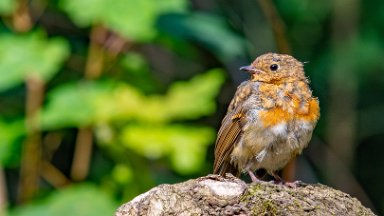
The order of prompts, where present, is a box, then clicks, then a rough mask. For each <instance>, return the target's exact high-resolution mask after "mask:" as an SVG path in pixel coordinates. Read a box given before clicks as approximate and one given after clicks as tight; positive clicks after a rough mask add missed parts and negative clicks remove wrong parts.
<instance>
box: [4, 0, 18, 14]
mask: <svg viewBox="0 0 384 216" xmlns="http://www.w3.org/2000/svg"><path fill="white" fill-rule="evenodd" d="M16 3H17V1H16V0H1V1H0V14H5V15H9V14H11V13H12V12H13V11H14V10H15V9H16Z"/></svg>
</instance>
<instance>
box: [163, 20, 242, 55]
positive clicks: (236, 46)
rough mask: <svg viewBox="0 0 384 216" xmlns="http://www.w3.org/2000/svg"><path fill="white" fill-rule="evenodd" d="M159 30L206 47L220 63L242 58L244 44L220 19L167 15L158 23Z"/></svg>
mask: <svg viewBox="0 0 384 216" xmlns="http://www.w3.org/2000/svg"><path fill="white" fill-rule="evenodd" d="M158 26H159V30H161V31H164V32H166V33H168V34H171V35H174V36H176V37H180V38H183V39H187V40H192V41H196V42H198V43H201V44H203V45H204V46H205V47H207V48H208V49H209V50H210V51H211V52H212V53H213V54H214V55H216V56H217V57H218V58H219V59H220V60H222V61H229V60H232V59H234V58H237V57H244V53H246V42H245V40H244V39H243V38H241V37H240V36H238V35H236V34H235V33H233V32H232V31H230V28H229V26H228V25H227V23H226V22H225V20H224V19H223V18H222V17H219V16H215V15H212V14H205V13H193V14H168V15H164V16H162V17H161V18H160V19H159V21H158Z"/></svg>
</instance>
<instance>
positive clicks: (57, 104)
mask: <svg viewBox="0 0 384 216" xmlns="http://www.w3.org/2000/svg"><path fill="white" fill-rule="evenodd" d="M223 81H224V78H223V75H222V72H221V71H220V70H212V71H209V72H207V73H205V74H201V75H198V76H196V77H194V78H192V79H191V80H190V81H182V82H177V83H175V84H174V85H172V86H171V87H170V89H169V91H168V92H167V93H166V94H165V95H150V96H146V95H144V94H142V93H141V92H139V91H138V90H136V89H135V88H133V87H131V86H129V85H126V84H123V83H115V84H112V83H106V82H83V83H78V84H68V85H64V86H61V87H58V88H57V89H54V90H53V91H52V92H50V94H48V103H47V105H46V107H45V108H44V109H43V112H42V127H43V128H45V129H53V128H61V127H78V126H85V125H93V124H96V123H103V122H110V121H122V120H133V119H135V120H140V121H144V122H167V121H171V120H175V119H195V118H198V117H201V116H205V115H208V114H211V113H212V112H214V111H215V101H214V98H215V96H216V95H217V93H218V91H219V88H220V86H221V84H222V82H223ZM192 102H193V103H192Z"/></svg>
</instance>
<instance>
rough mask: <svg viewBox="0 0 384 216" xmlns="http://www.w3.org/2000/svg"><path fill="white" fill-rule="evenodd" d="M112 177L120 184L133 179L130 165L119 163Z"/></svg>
mask: <svg viewBox="0 0 384 216" xmlns="http://www.w3.org/2000/svg"><path fill="white" fill-rule="evenodd" d="M112 177H113V179H114V180H115V181H116V182H118V183H120V184H127V183H128V182H130V181H131V180H132V179H133V173H132V170H131V168H130V167H128V166H126V165H124V164H118V165H116V166H115V167H114V168H113V170H112Z"/></svg>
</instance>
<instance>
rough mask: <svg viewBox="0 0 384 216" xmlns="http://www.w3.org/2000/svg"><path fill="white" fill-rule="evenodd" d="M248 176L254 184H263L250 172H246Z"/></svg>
mask: <svg viewBox="0 0 384 216" xmlns="http://www.w3.org/2000/svg"><path fill="white" fill-rule="evenodd" d="M248 175H249V176H250V177H251V179H252V182H255V183H260V182H263V181H262V180H260V179H258V178H257V177H256V176H255V174H254V173H253V172H252V171H251V170H248Z"/></svg>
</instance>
